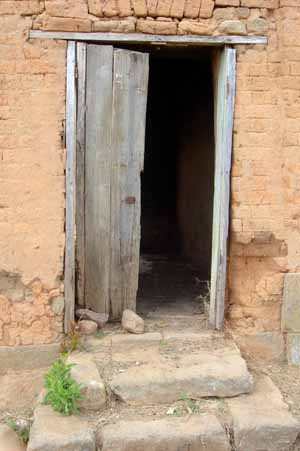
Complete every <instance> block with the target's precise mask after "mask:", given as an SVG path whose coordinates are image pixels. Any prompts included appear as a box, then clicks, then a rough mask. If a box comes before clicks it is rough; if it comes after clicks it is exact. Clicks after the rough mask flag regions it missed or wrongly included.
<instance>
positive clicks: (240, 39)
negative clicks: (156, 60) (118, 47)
mask: <svg viewBox="0 0 300 451" xmlns="http://www.w3.org/2000/svg"><path fill="white" fill-rule="evenodd" d="M29 37H30V38H31V39H59V40H67V41H68V40H71V41H85V42H102V43H103V42H105V43H114V42H119V43H120V42H124V43H128V44H153V45H157V44H159V45H199V46H201V45H205V46H209V45H212V46H222V45H230V44H231V45H237V44H252V45H253V44H261V45H265V44H267V43H268V38H267V37H266V36H195V35H185V36H169V35H156V34H143V33H129V34H125V33H92V32H91V33H77V32H71V31H66V32H64V31H42V30H30V32H29Z"/></svg>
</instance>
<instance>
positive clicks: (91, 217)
mask: <svg viewBox="0 0 300 451" xmlns="http://www.w3.org/2000/svg"><path fill="white" fill-rule="evenodd" d="M76 47H77V49H76V59H77V197H76V203H77V205H76V229H77V238H76V265H77V272H78V278H77V299H78V302H79V304H81V305H85V306H86V307H89V308H91V309H93V310H94V311H97V312H101V313H102V312H105V313H109V314H110V317H111V318H113V319H117V318H120V316H121V315H122V311H123V310H124V309H125V308H131V309H133V310H135V306H136V293H137V287H138V273H139V248H140V211H141V201H140V173H141V171H142V168H143V160H144V140H145V119H146V103H147V86H148V65H149V62H148V54H146V53H140V52H134V51H129V50H121V49H116V48H114V47H112V46H108V45H93V44H85V43H78V44H77V45H76Z"/></svg>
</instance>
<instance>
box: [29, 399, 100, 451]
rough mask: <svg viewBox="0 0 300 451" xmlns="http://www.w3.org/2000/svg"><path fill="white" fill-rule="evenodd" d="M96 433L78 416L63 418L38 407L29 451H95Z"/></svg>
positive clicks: (48, 408) (47, 409)
mask: <svg viewBox="0 0 300 451" xmlns="http://www.w3.org/2000/svg"><path fill="white" fill-rule="evenodd" d="M95 450H96V445H95V431H94V430H93V428H92V427H91V426H90V425H89V424H88V422H87V421H85V420H83V419H82V418H80V417H78V416H63V415H60V414H59V413H56V412H54V411H53V410H52V408H51V407H50V406H38V407H37V408H36V409H35V412H34V421H33V425H32V427H31V430H30V439H29V443H28V447H27V451H95Z"/></svg>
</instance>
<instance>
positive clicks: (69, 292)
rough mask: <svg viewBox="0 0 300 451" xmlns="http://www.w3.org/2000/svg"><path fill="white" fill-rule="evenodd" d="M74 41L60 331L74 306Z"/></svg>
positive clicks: (69, 86)
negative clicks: (63, 313)
mask: <svg viewBox="0 0 300 451" xmlns="http://www.w3.org/2000/svg"><path fill="white" fill-rule="evenodd" d="M75 65H76V43H75V42H72V41H71V42H69V43H68V49H67V93H66V152H67V158H66V249H65V315H64V330H65V332H66V333H67V332H69V330H70V323H71V321H73V320H74V309H75V234H76V230H75V195H76V79H75Z"/></svg>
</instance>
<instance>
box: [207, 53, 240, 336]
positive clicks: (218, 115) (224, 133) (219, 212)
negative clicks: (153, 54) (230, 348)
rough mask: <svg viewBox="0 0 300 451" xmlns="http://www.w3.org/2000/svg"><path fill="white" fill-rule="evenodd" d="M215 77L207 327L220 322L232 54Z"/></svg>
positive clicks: (221, 60)
mask: <svg viewBox="0 0 300 451" xmlns="http://www.w3.org/2000/svg"><path fill="white" fill-rule="evenodd" d="M214 73H215V94H214V95H215V118H214V121H215V175H214V207H213V239H212V263H211V296H210V313H209V322H210V325H211V326H212V327H214V328H216V329H221V328H222V327H223V322H224V308H225V290H226V270H227V246H228V228H229V204H230V171H231V153H232V133H233V118H234V102H235V80H236V51H235V50H234V49H232V48H229V47H225V48H224V50H223V51H221V52H218V54H217V56H216V60H215V65H214Z"/></svg>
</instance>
